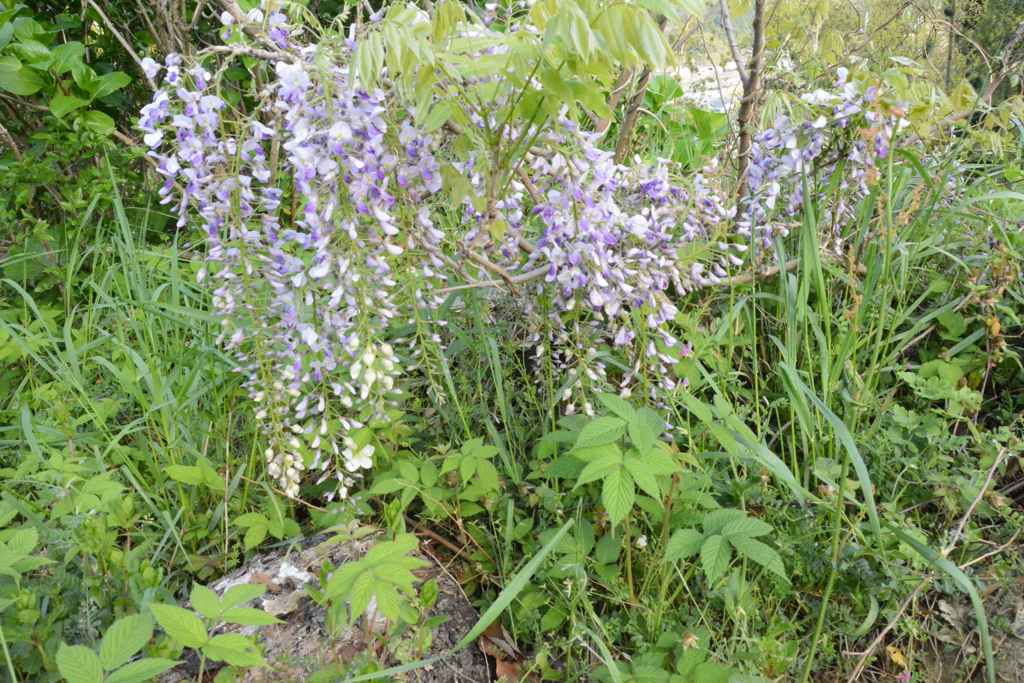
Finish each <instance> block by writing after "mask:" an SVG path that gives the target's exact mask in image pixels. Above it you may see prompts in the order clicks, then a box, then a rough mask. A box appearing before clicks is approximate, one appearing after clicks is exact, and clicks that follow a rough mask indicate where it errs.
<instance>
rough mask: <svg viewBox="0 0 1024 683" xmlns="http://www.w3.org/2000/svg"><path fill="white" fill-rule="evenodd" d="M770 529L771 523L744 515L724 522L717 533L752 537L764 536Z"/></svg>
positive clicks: (728, 536)
mask: <svg viewBox="0 0 1024 683" xmlns="http://www.w3.org/2000/svg"><path fill="white" fill-rule="evenodd" d="M771 530H772V527H771V525H770V524H768V523H766V522H762V521H761V520H759V519H753V518H752V517H744V518H743V519H734V520H732V521H730V522H726V523H725V524H724V525H722V530H721V531H720V532H719V533H721V534H722V535H723V536H725V537H727V538H732V537H734V536H744V537H747V538H753V537H754V536H764V535H765V534H767V533H769V532H770V531H771Z"/></svg>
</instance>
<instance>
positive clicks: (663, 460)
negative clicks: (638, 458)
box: [643, 448, 683, 476]
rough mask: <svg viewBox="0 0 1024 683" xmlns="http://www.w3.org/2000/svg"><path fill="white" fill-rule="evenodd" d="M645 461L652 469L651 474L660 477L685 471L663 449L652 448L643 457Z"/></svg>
mask: <svg viewBox="0 0 1024 683" xmlns="http://www.w3.org/2000/svg"><path fill="white" fill-rule="evenodd" d="M643 461H644V462H646V463H647V465H648V466H649V467H650V468H651V472H653V473H654V474H656V475H659V476H664V475H666V474H674V473H675V472H680V471H682V469H683V468H682V467H680V466H679V463H678V462H676V461H675V459H674V458H673V457H672V456H670V455H669V454H668V453H666V452H665V451H664V450H662V449H661V448H652V449H651V450H649V451H647V453H646V455H644V457H643Z"/></svg>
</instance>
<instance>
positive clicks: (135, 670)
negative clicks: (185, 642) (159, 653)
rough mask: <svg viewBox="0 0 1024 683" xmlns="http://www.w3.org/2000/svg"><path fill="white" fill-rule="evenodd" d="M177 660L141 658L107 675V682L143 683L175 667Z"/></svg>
mask: <svg viewBox="0 0 1024 683" xmlns="http://www.w3.org/2000/svg"><path fill="white" fill-rule="evenodd" d="M175 664H177V662H175V661H172V660H170V659H161V658H156V657H155V658H151V659H140V660H139V661H137V662H132V663H131V664H127V665H125V666H123V667H121V668H120V669H118V670H117V671H115V672H113V673H112V674H110V675H109V676H107V680H106V681H105V683H141V682H142V681H148V680H149V679H151V678H155V677H157V676H159V675H160V674H162V673H163V672H165V671H167V670H168V669H171V668H173V667H174V665H175Z"/></svg>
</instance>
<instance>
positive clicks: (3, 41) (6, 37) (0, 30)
mask: <svg viewBox="0 0 1024 683" xmlns="http://www.w3.org/2000/svg"><path fill="white" fill-rule="evenodd" d="M13 36H14V24H10V23H8V24H3V25H2V26H0V50H3V49H4V48H5V47H7V44H8V43H9V42H11V38H12V37H13Z"/></svg>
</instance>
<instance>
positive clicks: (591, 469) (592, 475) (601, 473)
mask: <svg viewBox="0 0 1024 683" xmlns="http://www.w3.org/2000/svg"><path fill="white" fill-rule="evenodd" d="M621 466H622V453H621V452H620V451H619V449H618V448H616V449H615V452H614V453H606V454H605V455H602V456H600V457H598V458H595V459H594V460H591V461H590V462H589V463H587V466H586V467H584V468H583V471H582V472H580V476H579V478H577V479H576V486H575V487H574V488H578V487H580V486H583V485H584V484H589V483H590V482H592V481H597V480H598V479H604V478H605V477H607V476H608V475H610V474H611V473H612V472H614V471H615V470H617V469H619V468H620V467H621Z"/></svg>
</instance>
